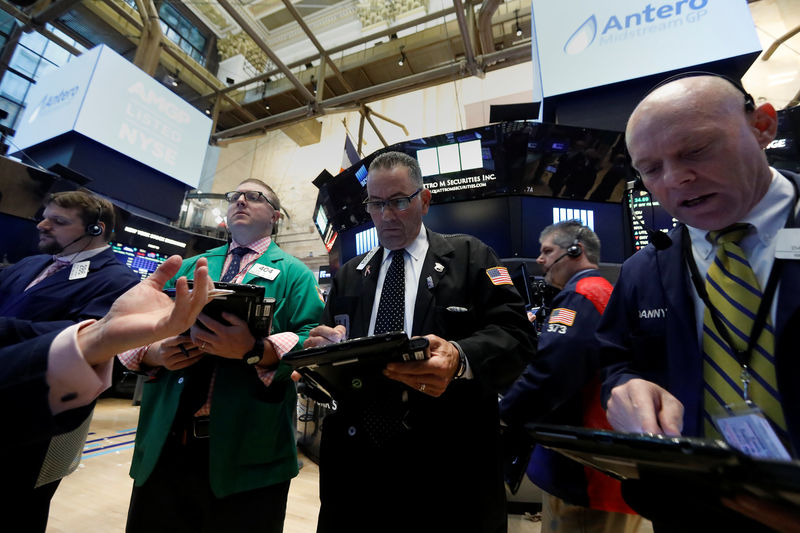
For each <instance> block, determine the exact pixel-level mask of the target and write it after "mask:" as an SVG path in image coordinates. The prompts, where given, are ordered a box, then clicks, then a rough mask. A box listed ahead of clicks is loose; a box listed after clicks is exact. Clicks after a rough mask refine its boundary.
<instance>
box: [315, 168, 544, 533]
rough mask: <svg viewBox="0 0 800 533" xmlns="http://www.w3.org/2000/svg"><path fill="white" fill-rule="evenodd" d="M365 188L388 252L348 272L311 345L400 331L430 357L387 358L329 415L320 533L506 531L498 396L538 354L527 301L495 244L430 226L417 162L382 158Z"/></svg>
mask: <svg viewBox="0 0 800 533" xmlns="http://www.w3.org/2000/svg"><path fill="white" fill-rule="evenodd" d="M367 193H368V198H367V201H366V202H365V207H366V209H367V211H368V212H369V213H370V215H371V217H372V221H373V222H374V224H375V228H376V229H377V232H378V240H379V241H380V246H379V247H376V248H374V249H373V250H371V251H370V252H368V254H366V255H364V256H360V257H356V258H355V259H353V260H351V261H350V262H348V263H347V264H345V265H344V266H342V267H341V268H340V269H339V271H338V272H337V273H336V276H335V278H334V280H333V284H332V288H331V292H330V295H329V297H328V302H327V305H326V308H325V312H324V314H323V318H322V323H323V324H325V325H320V326H318V327H316V328H314V329H313V330H312V331H311V336H310V337H309V339H308V341H306V343H305V346H320V345H324V344H328V343H333V342H339V341H341V340H343V339H345V338H356V337H363V336H367V335H373V334H376V333H380V332H382V331H391V330H404V331H406V332H408V333H409V334H410V336H420V335H424V336H425V337H427V339H428V341H429V343H430V358H429V359H428V360H426V361H421V362H409V363H390V364H389V365H387V367H386V368H385V369H384V371H383V376H377V377H376V378H375V379H376V380H378V382H377V384H376V385H374V386H373V388H372V391H371V392H370V393H369V394H367V395H366V398H365V399H364V400H363V401H352V402H348V401H346V400H342V401H339V404H338V409H337V410H336V412H334V413H332V414H329V415H327V416H326V418H325V421H324V425H323V432H322V442H321V449H320V500H321V508H320V515H319V521H318V526H317V528H318V529H317V530H318V531H319V532H340V531H481V532H483V531H505V530H506V527H507V520H508V519H507V515H506V508H505V489H504V486H503V478H502V471H501V468H500V461H499V457H500V453H499V418H498V413H497V393H498V391H499V390H502V389H503V388H505V387H506V386H508V385H510V384H511V383H512V382H513V381H514V379H515V378H516V377H517V376H518V375H519V373H520V372H521V371H522V369H523V367H524V365H525V362H526V361H527V360H528V359H529V358H530V357H531V356H532V355H533V353H534V351H535V348H534V343H535V341H534V339H533V337H532V333H533V329H532V328H531V326H530V324H529V323H528V321H527V318H526V317H525V311H524V308H523V303H522V300H521V299H520V297H519V295H518V294H517V292H516V290H515V289H514V286H513V284H512V283H511V280H510V278H508V273H507V272H506V271H505V269H503V268H502V267H501V266H500V263H499V260H498V259H497V256H496V255H495V254H494V252H493V251H492V250H491V249H490V248H489V247H488V246H486V245H485V244H483V243H482V242H480V241H479V240H477V239H475V238H474V237H471V236H468V235H447V236H445V235H440V234H438V233H435V232H433V231H430V230H428V229H426V228H425V226H424V225H423V223H422V217H423V216H424V215H425V214H426V213H427V211H428V207H429V205H430V201H431V192H430V191H429V190H427V189H425V188H423V182H422V174H421V172H420V169H419V165H418V163H417V161H416V160H415V159H414V158H412V157H410V156H408V155H406V154H402V153H398V152H387V153H384V154H381V155H379V156H378V157H377V158H375V160H374V161H373V162H372V164H371V165H370V167H369V174H368V177H367ZM401 266H402V268H401ZM393 271H394V273H393ZM398 271H402V273H398ZM395 279H399V281H397V282H395V281H393V280H395ZM397 285H399V287H400V288H401V290H400V292H398V286H397ZM386 302H388V303H386ZM387 309H390V310H392V311H394V312H395V313H396V314H395V315H393V319H395V320H396V322H391V321H389V322H390V323H391V324H390V326H389V329H387V319H386V316H387V315H386V310H387ZM384 376H385V377H384Z"/></svg>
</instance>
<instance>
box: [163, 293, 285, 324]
mask: <svg viewBox="0 0 800 533" xmlns="http://www.w3.org/2000/svg"><path fill="white" fill-rule="evenodd" d="M192 287H193V283H192V280H189V288H190V289H191V288H192ZM164 292H165V293H167V294H168V295H169V296H170V297H173V298H174V297H175V289H167V290H165V291H164ZM211 295H213V299H212V300H211V301H210V302H208V303H207V304H206V305H205V307H203V313H204V314H206V315H208V316H209V317H211V318H213V319H214V320H216V321H218V322H221V323H223V324H227V323H228V322H227V321H226V320H225V319H224V318H222V313H223V312H226V313H231V314H233V315H236V316H237V317H239V318H241V319H242V320H244V321H245V322H247V325H248V327H249V328H250V333H252V334H253V336H254V337H258V338H262V337H266V336H267V335H269V332H270V330H271V328H272V315H273V311H274V308H275V298H265V297H264V287H262V286H260V285H245V284H239V283H223V282H221V281H215V282H214V289H213V290H212V291H211ZM196 324H197V325H198V326H200V327H202V328H204V329H206V328H205V326H203V324H202V323H201V322H200V321H199V320H198V321H197V322H196ZM188 334H189V332H188V331H186V332H184V335H188Z"/></svg>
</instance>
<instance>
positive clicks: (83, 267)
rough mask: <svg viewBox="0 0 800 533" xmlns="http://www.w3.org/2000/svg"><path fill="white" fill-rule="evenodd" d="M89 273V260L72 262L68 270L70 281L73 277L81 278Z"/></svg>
mask: <svg viewBox="0 0 800 533" xmlns="http://www.w3.org/2000/svg"><path fill="white" fill-rule="evenodd" d="M88 275H89V261H81V262H80V263H74V264H73V265H72V268H71V269H70V271H69V279H70V281H71V280H73V279H83V278H85V277H86V276H88Z"/></svg>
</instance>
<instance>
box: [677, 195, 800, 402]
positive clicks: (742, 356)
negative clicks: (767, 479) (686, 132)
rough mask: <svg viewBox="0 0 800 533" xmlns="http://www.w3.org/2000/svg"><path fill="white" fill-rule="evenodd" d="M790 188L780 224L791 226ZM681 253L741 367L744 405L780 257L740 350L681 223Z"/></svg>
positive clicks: (781, 262) (792, 218) (794, 209)
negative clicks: (712, 297) (711, 296)
mask: <svg viewBox="0 0 800 533" xmlns="http://www.w3.org/2000/svg"><path fill="white" fill-rule="evenodd" d="M789 181H790V182H791V184H792V187H793V188H794V202H793V203H792V208H791V209H789V215H788V216H787V217H786V223H785V224H784V226H783V227H784V228H793V227H794V219H795V211H796V210H797V201H798V199H800V191H798V187H797V184H796V183H795V182H794V180H792V179H789ZM681 253H682V255H683V259H684V261H686V263H687V264H688V265H689V271H690V273H691V278H692V283H693V285H694V288H695V290H696V291H697V295H698V296H700V299H701V300H702V301H703V303H704V304H705V306H706V308H707V309H708V310H709V312H710V314H711V320H712V321H713V322H714V326H715V327H716V328H717V331H718V332H719V334H720V335H722V338H723V339H724V341H725V343H726V344H727V345H728V347H729V348H730V349H731V352H733V354H734V357H735V358H736V361H737V362H738V363H739V365H740V366H741V367H742V373H741V377H740V379H741V380H742V395H743V397H744V401H745V403H747V404H748V405H749V404H751V403H752V402H751V400H750V370H749V365H750V358H751V357H752V353H753V349H754V348H755V345H756V342H757V341H758V338H759V337H760V336H761V332H762V331H763V330H764V326H765V325H766V323H767V313H769V311H770V309H771V308H772V300H773V299H774V297H775V291H776V289H777V287H778V279H780V275H781V270H782V268H783V261H784V260H782V259H778V258H775V260H774V261H773V263H772V269H771V270H770V273H769V278H768V280H767V287H766V288H765V290H764V293H763V295H762V299H761V303H760V304H759V306H758V312H757V313H756V318H755V320H754V321H753V328H752V329H751V330H750V336H749V338H748V341H747V348H745V349H744V350H739V349H738V348H736V347H735V346H734V344H733V342H731V337H730V333H729V332H728V328H726V327H725V326H724V325H723V324H722V320H721V319H720V314H721V313H720V312H719V310H718V309H717V308H715V307H714V306H713V305H712V304H711V300H710V299H709V298H708V292H707V291H706V286H705V280H703V279H702V278H701V276H700V272H699V271H698V269H697V263H696V262H695V260H694V254H693V253H692V249H691V238H690V236H689V230H688V229H687V227H686V225H684V226H683V228H682V229H681Z"/></svg>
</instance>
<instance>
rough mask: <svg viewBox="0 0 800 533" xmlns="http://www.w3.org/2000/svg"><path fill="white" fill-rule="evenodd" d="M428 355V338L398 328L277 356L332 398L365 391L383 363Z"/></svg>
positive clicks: (374, 381) (419, 359)
mask: <svg viewBox="0 0 800 533" xmlns="http://www.w3.org/2000/svg"><path fill="white" fill-rule="evenodd" d="M428 357H429V353H428V339H426V338H424V337H415V338H413V339H409V338H408V336H406V334H405V333H404V332H402V331H395V332H391V333H381V334H378V335H373V336H372V337H359V338H357V339H350V340H346V341H342V342H339V343H335V344H328V345H326V346H318V347H315V348H307V349H305V350H300V351H297V352H290V353H287V354H286V355H284V356H283V359H281V360H282V361H283V362H284V363H287V364H288V365H290V366H291V367H292V368H294V369H295V370H297V371H298V372H300V374H302V375H303V377H305V378H306V380H307V381H308V382H309V383H310V384H311V385H312V386H314V387H316V388H318V389H320V390H321V391H322V392H324V393H326V394H328V395H329V396H331V397H333V398H337V397H341V396H342V395H344V394H347V393H356V394H357V393H359V392H366V391H367V390H369V389H370V388H371V387H372V386H373V385H374V384H375V383H376V382H377V381H378V380H379V379H380V378H383V375H382V373H381V371H382V370H383V367H385V366H386V364H387V363H390V362H395V361H399V362H403V361H422V360H425V359H427V358H428Z"/></svg>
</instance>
